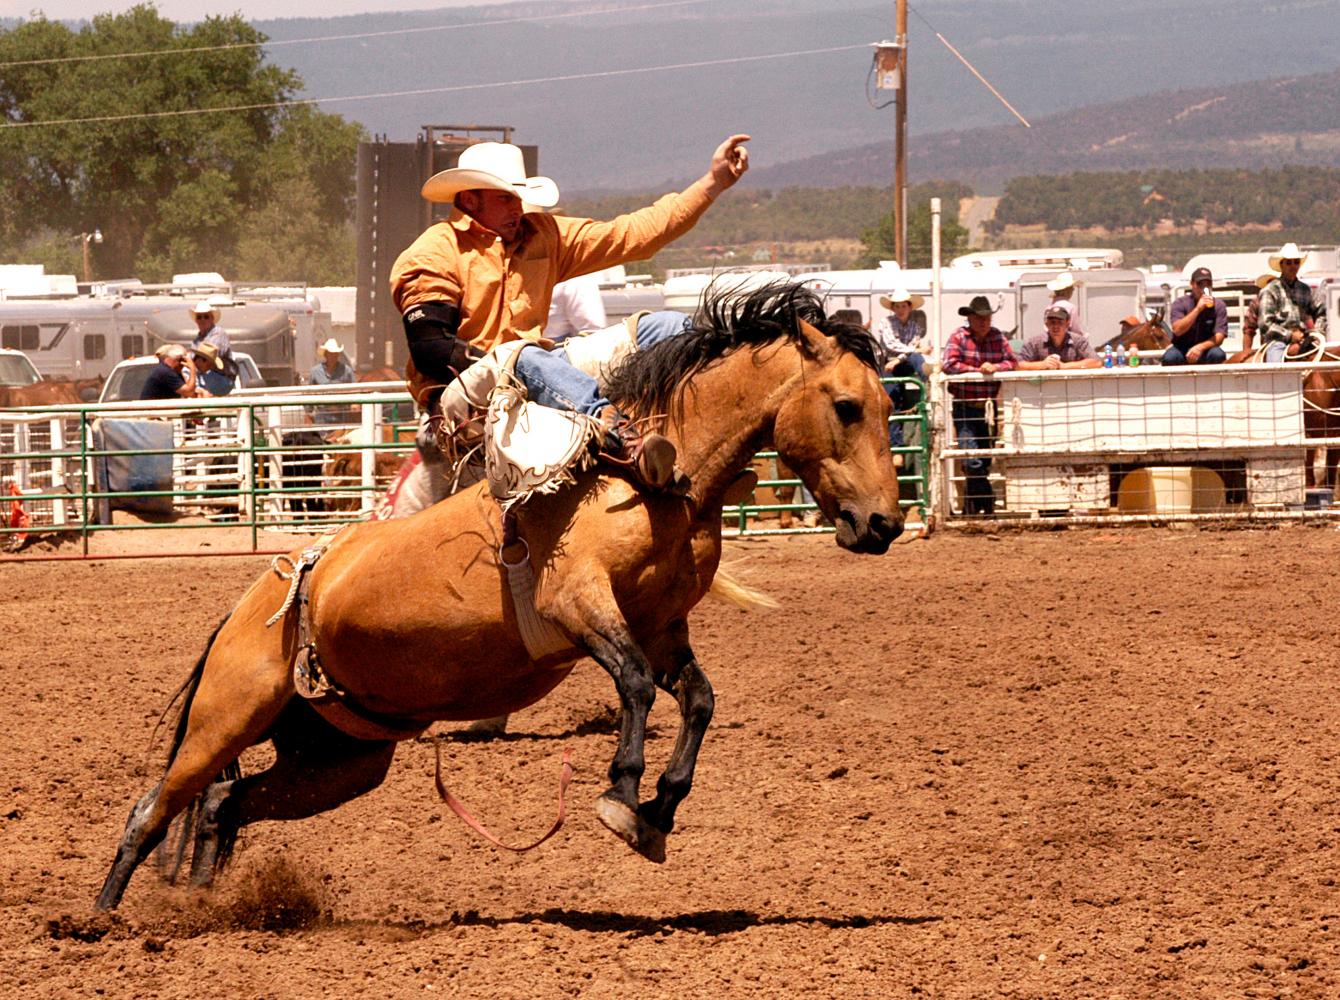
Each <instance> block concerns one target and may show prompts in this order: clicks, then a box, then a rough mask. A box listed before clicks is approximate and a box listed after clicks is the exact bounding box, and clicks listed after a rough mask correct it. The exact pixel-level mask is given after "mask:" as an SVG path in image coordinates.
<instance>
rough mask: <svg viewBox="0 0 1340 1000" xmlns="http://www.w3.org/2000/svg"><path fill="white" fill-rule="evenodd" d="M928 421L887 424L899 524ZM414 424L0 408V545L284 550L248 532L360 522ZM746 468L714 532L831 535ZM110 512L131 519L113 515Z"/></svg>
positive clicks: (222, 406) (262, 400) (278, 409)
mask: <svg viewBox="0 0 1340 1000" xmlns="http://www.w3.org/2000/svg"><path fill="white" fill-rule="evenodd" d="M886 382H887V383H889V384H901V383H903V382H906V383H907V385H908V386H909V387H916V386H917V385H918V383H916V382H915V380H911V379H908V380H891V379H890V380H886ZM917 395H918V396H922V397H924V393H917ZM928 414H929V407H928V406H927V401H926V399H925V398H920V399H917V400H916V401H915V404H914V405H911V406H910V407H909V408H908V409H907V410H906V411H904V412H901V413H897V414H895V415H894V417H893V418H892V420H891V421H890V427H891V429H895V430H893V431H892V433H893V434H894V435H895V436H898V435H901V439H902V443H901V444H899V445H898V446H897V447H895V449H894V451H895V454H897V455H898V456H899V461H900V462H901V463H902V468H901V470H900V474H899V482H900V485H901V486H902V488H903V499H902V503H903V506H904V508H906V509H909V510H910V511H911V512H912V513H913V516H912V517H911V518H909V520H915V519H916V518H920V519H921V521H923V522H924V520H925V512H926V510H927V504H928V501H929V497H930V475H931V472H932V463H931V460H930V459H931V451H930V441H931V435H930V424H929V420H928ZM416 428H417V420H416V418H415V414H414V408H413V404H412V402H411V400H410V397H409V395H408V393H406V392H404V391H403V388H402V387H401V386H400V385H399V384H398V383H376V384H368V385H352V386H347V387H340V391H338V392H331V391H330V388H329V387H327V388H325V389H323V390H322V391H320V392H319V393H318V392H312V391H311V390H308V389H306V388H305V387H290V388H277V389H265V390H256V391H252V392H247V393H241V392H239V393H235V394H234V395H232V396H226V397H221V398H217V399H196V400H181V401H177V400H165V401H155V402H122V403H103V404H85V405H69V406H46V407H30V408H25V409H19V410H11V411H5V412H0V500H4V501H5V503H4V506H3V507H2V508H0V509H3V511H4V512H5V514H6V516H5V517H4V519H3V520H0V548H4V549H6V550H12V549H16V548H18V547H19V546H20V545H21V543H22V541H23V540H24V539H26V538H29V537H35V538H41V537H43V536H51V535H61V534H67V533H69V534H75V535H77V537H78V539H79V541H80V545H81V552H82V555H83V556H87V557H95V558H96V556H95V555H93V554H91V552H90V544H89V543H90V539H91V538H92V537H94V536H95V535H97V534H98V533H101V532H113V531H116V532H130V531H149V530H163V529H166V528H190V529H199V530H206V529H211V528H214V529H218V528H222V527H231V528H238V527H242V528H247V529H250V547H249V551H251V552H261V551H274V550H275V546H276V545H278V546H279V548H280V549H284V548H287V547H288V546H287V545H286V544H283V543H282V542H281V541H279V540H276V541H273V542H269V543H268V544H267V543H266V541H265V539H264V538H263V536H262V534H261V533H262V532H266V531H275V532H280V531H284V532H297V533H311V532H316V531H321V530H325V529H326V528H327V527H329V526H331V525H337V524H341V523H344V522H347V521H353V520H358V519H360V518H363V517H365V516H366V515H367V514H368V513H369V512H370V511H371V510H372V509H373V507H374V506H375V505H376V503H377V501H378V499H379V498H380V497H381V495H382V494H383V493H384V492H385V490H386V487H387V486H388V485H389V484H390V482H391V481H392V480H393V479H394V476H395V473H396V471H397V469H398V467H399V464H400V461H401V460H402V459H403V457H404V456H405V455H407V454H408V453H409V452H410V451H412V450H413V448H414V436H415V431H416ZM756 467H757V468H759V469H760V483H759V488H758V490H757V491H756V493H755V495H754V496H753V497H751V498H750V499H749V500H748V501H746V502H745V503H742V504H740V505H739V506H738V507H731V508H728V509H727V510H726V512H725V525H724V529H725V531H726V533H728V534H738V535H757V534H772V533H778V532H782V531H788V532H805V531H824V530H828V531H831V530H832V528H831V526H828V525H824V524H822V523H819V522H818V521H817V520H816V516H817V511H816V509H815V505H814V503H813V500H812V498H810V497H808V496H807V495H805V494H803V492H802V489H801V487H800V483H799V480H796V479H794V478H791V477H790V473H789V471H787V470H784V469H782V470H778V469H776V461H775V454H774V453H770V452H769V453H764V454H762V455H760V456H759V459H758V461H757V463H756ZM10 484H13V490H11V486H10ZM11 493H12V494H13V495H12V496H11V495H9V494H11ZM123 510H124V511H129V512H131V513H133V514H135V515H137V516H136V517H134V518H130V517H126V516H122V517H120V518H118V517H117V516H116V515H117V512H118V511H123ZM19 511H21V512H22V514H23V515H25V518H24V519H25V521H26V523H19V521H18V518H17V516H16V517H14V518H13V519H12V521H13V523H11V516H10V514H11V512H14V513H15V514H16V515H17V513H18V512H19ZM807 515H808V517H807ZM143 554H145V555H149V554H176V553H167V552H153V553H151V552H145V553H143Z"/></svg>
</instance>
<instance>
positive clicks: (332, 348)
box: [307, 337, 354, 423]
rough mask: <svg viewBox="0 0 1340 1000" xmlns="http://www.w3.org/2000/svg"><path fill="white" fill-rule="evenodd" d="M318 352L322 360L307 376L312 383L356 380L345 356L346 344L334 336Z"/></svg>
mask: <svg viewBox="0 0 1340 1000" xmlns="http://www.w3.org/2000/svg"><path fill="white" fill-rule="evenodd" d="M316 353H317V354H319V355H320V356H321V360H320V361H318V362H317V365H316V367H315V368H313V369H312V373H311V375H309V376H308V377H307V381H308V382H309V383H310V384H312V385H343V384H347V383H349V382H353V381H354V370H353V368H352V367H350V365H349V362H348V361H347V360H346V359H345V357H344V345H343V344H341V343H340V342H339V341H338V340H336V339H335V338H334V337H331V338H330V339H329V340H327V341H326V342H325V343H324V344H322V345H321V346H320V347H318V348H317V349H316ZM319 422H320V421H318V423H319Z"/></svg>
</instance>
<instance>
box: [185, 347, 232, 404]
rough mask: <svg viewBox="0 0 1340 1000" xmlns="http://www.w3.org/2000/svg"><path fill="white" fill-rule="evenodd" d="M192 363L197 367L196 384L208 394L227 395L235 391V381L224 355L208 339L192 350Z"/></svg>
mask: <svg viewBox="0 0 1340 1000" xmlns="http://www.w3.org/2000/svg"><path fill="white" fill-rule="evenodd" d="M191 363H192V365H193V366H194V368H195V381H196V386H197V387H198V389H200V390H203V391H204V393H205V394H206V395H210V396H226V395H228V393H230V392H232V391H233V386H234V384H235V383H234V382H233V379H232V378H230V377H229V375H228V373H227V371H225V369H224V363H223V357H222V355H220V354H219V349H218V348H217V347H215V346H214V345H213V344H211V343H210V342H209V341H208V340H206V341H202V342H201V343H200V344H199V345H198V346H197V347H196V348H195V349H194V350H193V351H192V352H191Z"/></svg>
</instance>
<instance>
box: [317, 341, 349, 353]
mask: <svg viewBox="0 0 1340 1000" xmlns="http://www.w3.org/2000/svg"><path fill="white" fill-rule="evenodd" d="M317 350H318V351H320V352H321V353H322V354H343V353H344V345H343V344H341V343H340V342H339V341H338V340H336V339H335V338H334V337H331V338H330V339H329V340H327V341H326V342H325V343H324V344H322V345H321V346H320V347H318V348H317Z"/></svg>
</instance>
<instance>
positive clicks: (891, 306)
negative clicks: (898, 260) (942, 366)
mask: <svg viewBox="0 0 1340 1000" xmlns="http://www.w3.org/2000/svg"><path fill="white" fill-rule="evenodd" d="M925 301H926V300H925V299H923V298H922V297H921V296H920V295H913V294H912V293H911V292H909V291H908V290H907V289H906V288H895V289H894V290H893V291H892V292H891V293H889V294H888V295H881V296H880V297H879V304H880V305H881V306H883V307H884V308H885V309H887V310H888V313H886V314H885V315H884V317H883V318H882V319H881V320H880V321H879V322H878V323H877V324H875V331H874V332H875V339H876V340H878V341H879V343H880V345H881V346H882V347H883V348H884V354H885V360H884V372H885V374H887V375H891V376H893V377H894V378H896V379H902V378H907V377H909V376H915V377H916V378H917V379H918V380H919V381H921V382H925V381H926V358H925V352H926V351H927V350H928V349H929V345H928V341H927V338H926V314H925V313H924V312H922V311H921V306H922V304H923V303H924V302H925ZM885 389H886V390H887V392H888V394H889V400H890V401H891V402H892V403H893V408H894V409H895V410H905V409H907V408H908V407H909V406H915V405H916V400H917V398H919V397H914V396H911V395H909V392H908V385H907V384H906V383H904V382H901V381H895V382H890V383H889V384H888V385H886V386H885ZM913 391H914V392H915V388H914V389H913ZM889 444H890V445H891V446H893V447H895V448H897V447H901V446H902V444H903V425H902V423H900V422H899V421H896V420H895V421H894V422H893V423H891V424H889Z"/></svg>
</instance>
